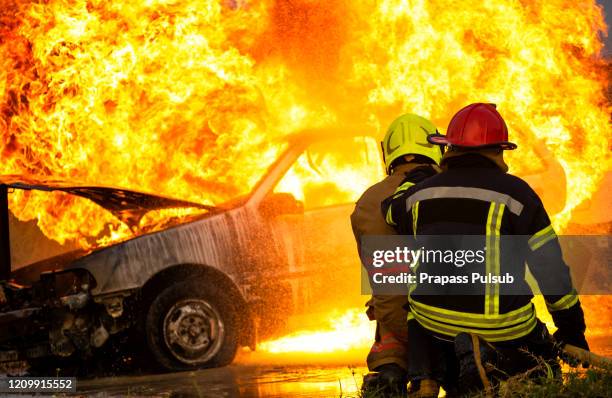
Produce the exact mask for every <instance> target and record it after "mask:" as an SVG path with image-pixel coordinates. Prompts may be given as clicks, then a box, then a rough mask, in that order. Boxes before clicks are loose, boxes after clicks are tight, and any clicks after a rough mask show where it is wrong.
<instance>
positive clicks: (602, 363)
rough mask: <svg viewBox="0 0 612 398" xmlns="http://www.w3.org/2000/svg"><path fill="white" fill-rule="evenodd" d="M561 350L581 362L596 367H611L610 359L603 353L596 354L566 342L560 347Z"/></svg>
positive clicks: (611, 360) (611, 361)
mask: <svg viewBox="0 0 612 398" xmlns="http://www.w3.org/2000/svg"><path fill="white" fill-rule="evenodd" d="M561 351H562V352H563V353H564V354H565V355H567V356H570V357H572V358H574V359H576V360H578V361H580V362H582V363H588V364H589V365H592V366H595V367H597V368H610V367H612V359H611V358H608V357H604V356H603V355H597V354H594V353H592V352H590V351H587V350H585V349H582V348H580V347H576V346H574V345H571V344H566V345H565V346H563V348H561Z"/></svg>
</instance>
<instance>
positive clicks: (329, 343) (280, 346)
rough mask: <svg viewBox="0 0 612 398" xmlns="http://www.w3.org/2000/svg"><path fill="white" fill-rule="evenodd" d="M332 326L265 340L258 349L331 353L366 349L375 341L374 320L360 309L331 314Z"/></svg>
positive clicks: (276, 352)
mask: <svg viewBox="0 0 612 398" xmlns="http://www.w3.org/2000/svg"><path fill="white" fill-rule="evenodd" d="M325 319H329V325H327V326H326V327H323V328H320V329H317V330H305V331H299V332H296V333H293V334H290V335H287V336H284V337H281V338H279V339H276V340H270V341H265V342H263V343H261V344H260V345H259V346H258V349H260V350H262V351H264V352H268V353H272V354H279V353H287V352H292V353H329V352H337V351H350V350H355V349H362V348H363V347H366V346H368V345H371V344H372V336H374V323H373V322H370V321H369V320H368V318H367V317H366V316H365V314H364V311H363V310H360V309H350V310H347V311H345V312H344V313H341V314H335V313H334V314H331V315H329V316H328V317H326V318H325Z"/></svg>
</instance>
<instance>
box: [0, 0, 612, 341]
mask: <svg viewBox="0 0 612 398" xmlns="http://www.w3.org/2000/svg"><path fill="white" fill-rule="evenodd" d="M606 31H607V27H606V26H605V23H604V21H603V12H602V9H601V7H600V6H598V5H596V2H595V0H580V1H567V0H546V1H543V0H537V1H525V0H521V1H515V0H497V1H495V2H482V1H476V0H462V1H451V0H431V1H425V0H413V1H404V0H384V1H373V0H361V1H346V0H344V1H334V2H315V1H312V0H296V1H291V2H285V1H274V0H262V1H250V0H217V1H214V0H206V1H201V0H134V1H129V2H120V1H109V0H46V1H44V2H38V1H31V0H0V150H1V153H2V160H3V161H2V162H1V164H0V174H25V175H28V176H37V177H42V178H56V179H65V180H68V181H79V182H85V183H89V184H98V185H110V186H121V187H126V188H132V189H136V190H140V191H148V192H156V193H159V194H163V195H167V196H172V197H178V198H182V199H186V200H191V201H196V202H201V203H210V204H218V203H220V202H223V201H225V200H228V199H231V198H233V197H235V196H238V195H240V194H244V193H246V192H248V191H249V189H251V187H252V186H253V185H254V184H255V182H256V181H257V179H258V178H259V177H260V176H261V175H262V173H264V172H265V170H266V168H267V166H268V165H269V164H270V163H271V162H272V161H273V160H274V159H275V157H276V156H277V155H278V153H279V152H280V150H281V149H282V144H279V140H278V139H279V138H280V137H283V136H284V135H286V134H288V133H290V132H294V131H298V130H300V129H302V128H308V127H316V126H342V125H348V124H349V123H351V124H355V123H360V124H362V125H364V126H369V128H371V129H372V130H373V131H376V132H379V133H380V135H382V132H383V129H384V128H385V126H386V125H387V124H388V123H389V122H390V120H392V118H394V117H395V116H397V115H398V114H400V113H403V112H414V113H419V114H421V115H423V116H425V117H429V118H431V119H432V120H433V121H434V122H435V123H436V124H437V125H438V126H440V127H444V126H446V125H447V124H448V121H449V120H450V117H451V116H452V114H453V113H454V112H455V111H456V110H457V109H459V108H460V107H462V106H464V105H466V104H467V103H470V102H474V101H486V102H495V103H497V104H498V109H499V110H500V111H501V113H502V114H503V115H504V116H505V118H506V120H507V122H508V125H509V128H510V131H511V135H512V139H513V141H515V142H517V143H518V145H519V150H518V151H515V152H514V153H512V154H509V156H510V158H509V162H510V165H511V168H512V170H513V171H514V172H518V173H519V174H520V173H526V172H529V171H533V169H534V168H535V169H538V168H542V167H545V166H544V164H543V163H542V161H541V160H540V157H539V156H538V154H537V153H536V152H535V151H534V150H533V148H535V147H541V148H543V149H544V150H546V151H548V152H551V153H553V154H554V156H553V157H554V159H556V161H558V162H559V163H560V165H561V166H562V167H563V169H564V171H565V174H566V177H567V192H568V199H567V202H566V204H565V208H564V209H563V210H562V211H561V212H560V213H559V214H557V215H556V217H555V218H554V223H555V224H556V226H557V227H563V226H565V225H566V224H567V223H568V221H569V219H570V217H571V214H572V210H573V209H575V208H576V207H577V206H578V205H579V204H580V203H581V202H583V201H584V200H586V199H588V198H589V197H590V196H591V195H592V193H593V192H594V191H596V190H597V189H598V188H599V187H598V184H599V183H600V181H601V179H602V177H603V175H604V174H605V173H606V172H607V171H609V170H610V169H611V162H612V161H611V157H610V147H611V144H612V135H611V134H610V124H609V118H610V111H611V110H612V107H611V106H610V103H609V102H608V100H607V99H606V97H605V90H606V87H607V84H608V78H607V74H606V73H607V72H606V68H607V66H606V63H605V60H603V59H602V58H601V56H600V53H601V48H602V42H601V39H600V34H602V33H604V34H605V32H606ZM440 130H441V131H443V130H444V129H443V128H441V129H440ZM351 178H353V177H351ZM337 182H338V184H339V185H340V184H342V183H343V178H341V177H340V176H339V178H338V179H337ZM556 183H557V181H550V184H556ZM299 188H300V187H296V189H298V190H299ZM340 192H341V194H342V195H346V194H347V192H346V191H345V190H344V191H343V190H340ZM358 193H359V192H356V191H355V192H349V194H350V195H352V196H353V199H354V196H355V194H358ZM11 210H12V212H13V213H14V214H15V215H16V216H17V217H18V218H19V219H21V220H24V221H25V220H37V223H38V225H39V227H40V228H41V230H42V231H43V232H44V233H45V234H46V235H47V236H49V237H50V238H52V239H55V240H56V241H58V242H60V243H64V242H73V243H75V242H76V244H78V245H80V246H83V247H92V246H97V245H102V244H107V243H109V242H112V241H115V240H119V239H126V238H128V237H130V236H131V234H132V233H133V231H132V230H130V229H129V228H128V227H127V226H125V225H123V224H122V223H121V222H119V221H118V220H116V219H114V218H113V217H112V216H110V215H108V214H106V212H104V211H102V210H101V209H100V208H97V207H96V206H94V205H92V204H91V203H86V201H82V200H77V199H75V198H71V197H67V196H66V195H61V194H53V195H48V194H44V195H43V194H37V193H17V194H13V195H11ZM166 215H167V214H157V215H150V216H148V218H147V220H149V221H151V220H155V221H159V220H160V218H162V217H165V216H166ZM350 314H351V313H349V315H350ZM342 319H345V318H341V320H342ZM346 319H347V322H348V323H347V324H344V323H342V324H341V325H340V326H338V327H339V329H334V328H332V329H330V330H327V331H318V332H316V333H314V334H301V335H295V336H290V337H288V338H286V339H281V340H277V341H275V342H269V343H267V344H268V345H267V346H266V347H267V348H266V349H267V350H269V351H274V350H283V349H285V350H286V349H288V347H297V348H299V349H302V348H303V349H304V350H316V349H321V350H323V351H326V350H331V349H336V348H338V347H344V345H346V344H348V346H351V345H353V344H357V343H356V342H351V341H347V340H346V338H347V336H349V337H351V338H352V337H354V338H356V339H357V340H359V341H361V340H360V339H361V338H362V337H363V338H364V339H365V338H366V334H367V337H368V339H369V338H370V337H371V332H370V330H369V326H365V325H362V324H361V323H360V322H362V321H361V320H360V321H355V320H354V318H352V316H348V315H347V318H346ZM342 328H343V329H342ZM366 329H367V330H366ZM357 330H358V331H359V332H357ZM346 331H355V334H354V335H352V334H351V333H346ZM366 332H367V333H366ZM300 347H302V348H300ZM317 347H318V348H317ZM334 347H335V348H334Z"/></svg>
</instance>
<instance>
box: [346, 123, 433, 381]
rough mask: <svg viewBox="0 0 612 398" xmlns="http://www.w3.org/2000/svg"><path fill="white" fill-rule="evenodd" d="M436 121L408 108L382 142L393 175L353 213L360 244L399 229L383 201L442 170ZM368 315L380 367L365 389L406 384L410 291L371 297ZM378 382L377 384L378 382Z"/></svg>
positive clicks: (374, 364) (373, 359) (374, 366)
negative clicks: (389, 221)
mask: <svg viewBox="0 0 612 398" xmlns="http://www.w3.org/2000/svg"><path fill="white" fill-rule="evenodd" d="M436 132H437V130H436V127H435V126H434V125H433V124H432V123H431V122H430V121H429V120H427V119H425V118H423V117H420V116H417V115H414V114H405V115H402V116H400V117H398V118H397V119H395V120H394V121H393V123H391V125H390V126H389V128H388V130H387V133H386V134H385V137H384V139H383V141H382V143H381V145H382V153H383V158H384V162H385V167H386V172H387V174H388V176H387V177H386V178H385V179H384V180H382V181H380V182H379V183H377V184H374V185H373V186H371V187H370V188H368V189H367V190H366V191H365V192H364V193H363V195H362V196H361V197H360V198H359V200H358V201H357V203H356V205H355V210H354V211H353V213H352V214H351V225H352V228H353V233H354V235H355V239H356V240H357V247H358V248H360V246H361V238H362V237H363V236H364V235H387V234H395V231H394V230H393V228H391V227H390V226H388V225H387V224H386V222H385V220H384V218H383V217H382V215H381V213H380V206H381V202H382V201H383V200H384V199H385V198H386V197H388V196H389V195H391V194H392V193H393V192H394V191H395V190H396V189H397V188H398V186H399V185H400V183H402V181H404V184H403V186H404V188H407V187H408V186H411V185H413V184H414V183H416V182H418V181H421V180H423V179H425V178H427V177H430V176H432V175H434V174H435V173H436V172H437V171H439V169H438V167H437V165H438V163H439V162H440V159H441V158H442V150H441V148H440V147H438V146H436V145H432V144H430V143H429V142H428V141H427V137H428V135H430V134H435V133H436ZM366 306H368V311H367V314H368V317H369V318H370V320H376V322H377V323H376V336H375V342H374V344H373V346H372V349H371V350H370V353H369V354H368V357H367V364H368V368H369V369H370V370H371V371H376V372H377V373H376V374H372V375H369V376H367V377H366V379H365V380H364V389H365V390H367V389H368V388H369V386H371V387H372V388H373V389H376V390H378V389H388V390H398V391H403V390H405V389H406V370H407V368H408V365H407V363H406V355H407V353H406V348H405V346H406V343H407V334H406V328H407V325H406V315H407V310H406V307H407V296H406V295H394V296H392V295H377V294H374V295H373V296H372V298H371V299H370V300H369V301H368V303H366ZM374 385H375V387H374Z"/></svg>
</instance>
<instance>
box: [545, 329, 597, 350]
mask: <svg viewBox="0 0 612 398" xmlns="http://www.w3.org/2000/svg"><path fill="white" fill-rule="evenodd" d="M553 337H554V338H555V340H556V341H557V342H558V343H559V344H561V345H562V346H563V345H565V344H571V345H573V346H576V347H578V348H582V349H583V350H587V351H589V343H587V341H586V338H585V337H584V333H567V332H566V331H564V330H563V329H559V330H557V331H556V332H555V333H553Z"/></svg>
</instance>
